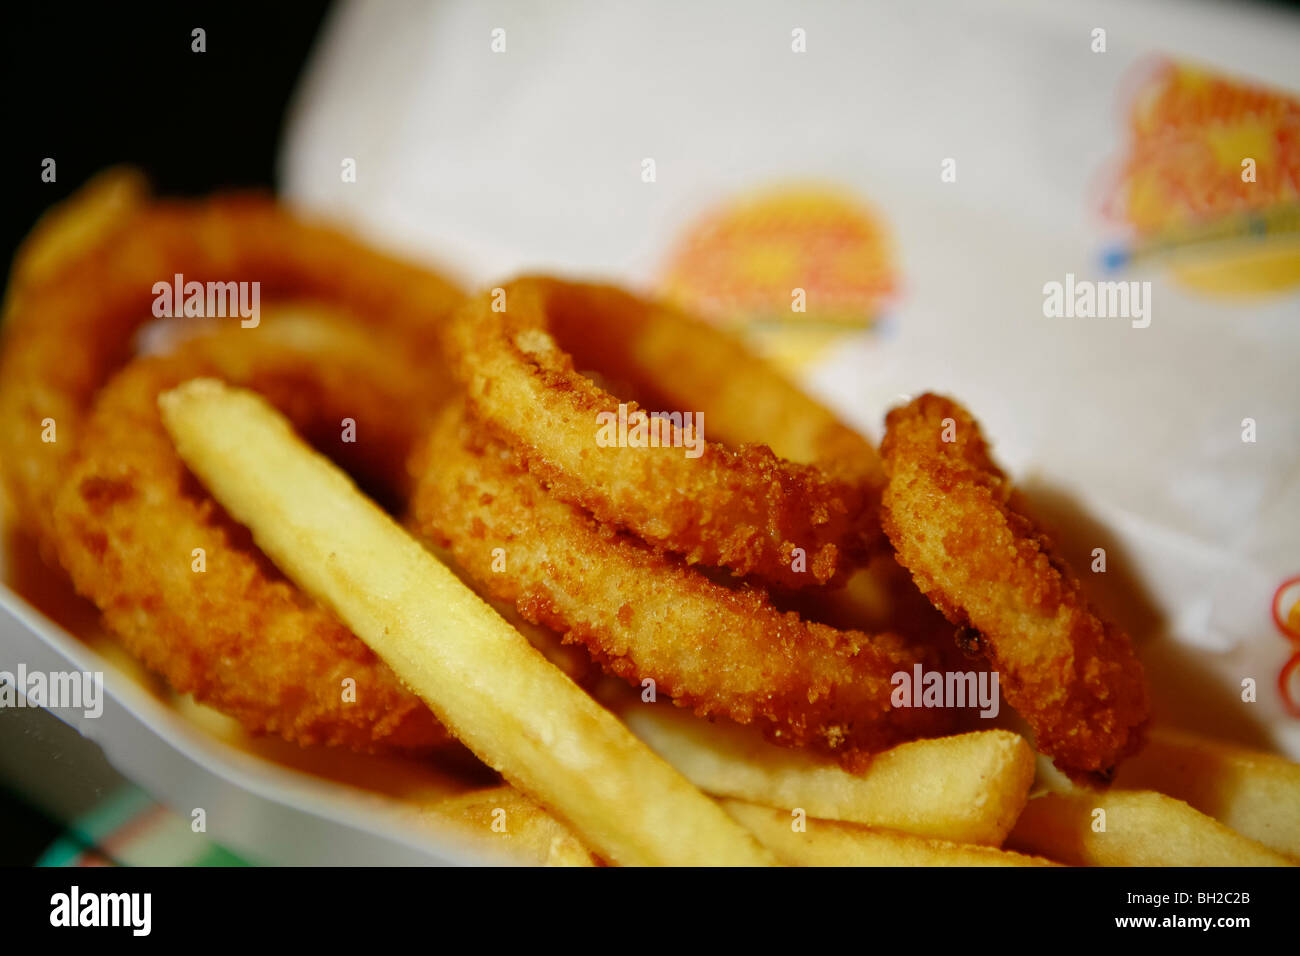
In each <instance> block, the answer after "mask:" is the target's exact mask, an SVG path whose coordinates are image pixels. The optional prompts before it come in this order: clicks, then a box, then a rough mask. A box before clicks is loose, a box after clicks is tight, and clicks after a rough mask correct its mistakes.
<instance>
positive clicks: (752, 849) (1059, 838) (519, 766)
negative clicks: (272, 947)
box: [160, 380, 1300, 866]
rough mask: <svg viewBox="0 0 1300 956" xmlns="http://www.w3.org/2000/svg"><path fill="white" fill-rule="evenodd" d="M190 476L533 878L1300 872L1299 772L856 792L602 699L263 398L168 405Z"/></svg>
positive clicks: (908, 756) (201, 397)
mask: <svg viewBox="0 0 1300 956" xmlns="http://www.w3.org/2000/svg"><path fill="white" fill-rule="evenodd" d="M160 405H161V408H162V412H163V419H164V422H165V424H166V426H167V428H168V431H169V432H170V433H171V435H172V438H173V440H174V441H175V443H176V447H177V449H178V451H179V452H180V455H181V457H182V458H183V459H184V460H185V462H186V463H187V464H188V465H189V467H190V469H191V470H192V471H193V472H194V473H195V474H196V475H197V476H198V477H199V478H200V480H201V481H202V482H203V483H204V484H205V485H206V486H207V488H208V489H209V491H210V492H211V493H212V494H213V496H214V497H215V498H216V499H217V500H218V501H219V502H220V503H221V504H222V505H223V506H224V507H225V508H226V510H227V511H228V512H229V513H230V514H231V515H232V516H233V517H234V518H235V519H236V520H238V521H240V522H241V523H243V524H244V525H246V526H247V527H248V528H249V529H250V530H251V531H252V533H253V536H254V539H255V540H256V542H257V544H258V546H259V547H260V548H261V549H262V550H263V551H264V552H266V554H267V555H268V556H269V557H270V558H271V559H272V560H273V561H274V562H275V563H276V564H277V565H278V566H279V567H280V569H281V570H282V571H283V572H284V573H285V574H286V575H287V576H288V577H289V578H290V579H292V580H293V581H294V582H295V583H297V584H298V585H299V586H300V587H302V588H303V589H304V590H306V591H307V592H308V593H310V594H311V595H313V596H314V597H315V598H316V599H317V600H319V601H321V602H322V603H323V604H325V605H327V606H329V607H331V608H332V609H333V610H334V611H335V613H337V614H338V616H339V617H340V619H341V620H342V621H343V622H344V623H346V624H347V625H348V626H349V627H350V628H351V629H352V630H353V631H354V632H355V633H356V634H357V635H358V636H359V637H360V638H361V639H362V640H364V641H365V642H366V643H367V644H368V645H370V647H372V648H373V649H374V650H375V651H376V652H377V653H378V654H379V655H380V656H381V657H382V658H383V659H384V660H385V661H387V662H388V663H389V665H390V666H392V668H393V669H394V671H396V673H397V674H398V675H399V676H400V677H401V678H402V679H403V681H405V682H406V683H407V684H408V685H409V686H410V687H411V688H412V689H413V690H414V691H415V692H416V693H418V694H419V695H420V696H421V697H422V698H423V699H424V700H425V701H426V702H427V703H428V704H429V706H430V707H431V708H432V709H433V711H434V712H435V713H436V714H437V715H438V717H439V718H440V719H441V720H442V721H443V722H444V723H446V725H447V726H448V727H449V728H451V730H452V731H453V732H454V733H455V734H456V735H457V737H459V739H460V740H461V741H462V742H463V743H464V744H465V745H466V746H467V747H469V749H470V750H472V751H473V752H474V753H475V754H476V755H477V756H478V757H479V759H481V760H482V761H483V762H484V763H486V764H488V765H489V766H491V767H493V768H495V769H496V770H498V771H499V772H500V773H501V775H502V776H503V777H504V778H505V780H506V781H508V783H506V784H504V785H500V786H496V787H492V788H489V789H485V790H480V791H474V792H471V793H468V794H461V795H457V796H453V797H448V798H444V799H441V800H438V801H435V802H433V803H432V805H430V806H429V807H427V808H426V809H425V811H424V813H425V814H426V815H427V816H428V817H429V818H431V819H432V820H433V821H435V822H437V823H438V824H439V825H445V826H448V827H452V828H460V829H462V830H465V829H469V830H472V831H475V832H477V833H479V834H482V835H483V836H484V837H485V838H488V839H495V838H499V839H500V840H502V841H503V842H508V843H509V849H510V851H511V853H512V854H513V855H514V857H515V858H517V859H520V860H521V861H524V862H534V863H549V864H572V865H592V864H595V863H599V862H606V863H614V864H620V865H717V866H721V865H741V866H750V865H771V864H787V865H810V866H936V865H943V866H1052V865H1058V864H1065V865H1076V866H1078V865H1085V866H1086V865H1103V866H1160V865H1172V866H1206V865H1220V866H1292V865H1296V863H1297V862H1300V766H1297V765H1295V764H1292V763H1289V762H1287V761H1285V760H1282V759H1280V758H1278V757H1273V756H1268V755H1264V754H1258V753H1252V752H1249V751H1246V750H1242V749H1239V748H1236V747H1232V746H1228V745H1224V744H1218V743H1210V742H1207V741H1203V740H1199V739H1195V738H1191V737H1186V736H1179V735H1172V734H1160V733H1158V734H1156V735H1154V737H1153V739H1152V741H1151V743H1150V744H1149V745H1148V746H1147V747H1146V748H1145V749H1144V750H1143V751H1142V752H1141V753H1139V754H1138V755H1137V756H1135V757H1132V758H1130V759H1129V760H1128V761H1127V762H1126V763H1125V764H1124V766H1123V768H1122V770H1121V773H1120V774H1119V777H1118V779H1117V780H1116V781H1115V784H1114V786H1112V787H1111V788H1110V789H1108V790H1105V791H1094V790H1089V789H1085V788H1082V787H1078V786H1075V785H1072V784H1070V783H1069V782H1068V781H1067V780H1065V779H1064V778H1063V777H1060V776H1059V775H1057V774H1055V773H1054V772H1053V771H1051V770H1050V768H1049V767H1048V766H1047V765H1046V764H1045V762H1043V761H1040V760H1037V759H1036V757H1035V754H1034V752H1033V750H1032V748H1031V747H1030V746H1029V744H1028V742H1027V741H1026V740H1025V739H1024V738H1023V737H1021V736H1020V735H1018V734H1015V733H1013V732H1011V731H1006V730H990V731H980V732H975V733H968V734H962V735H958V736H953V737H946V738H941V739H936V740H922V741H916V742H914V743H908V744H903V745H902V746H899V747H896V748H894V749H893V750H890V751H888V752H886V753H882V754H879V755H878V756H876V757H875V758H874V759H873V760H872V762H871V764H870V765H869V767H868V768H867V769H866V770H865V771H863V772H860V773H855V774H850V773H848V772H846V771H844V770H843V769H841V768H840V767H839V766H838V765H837V764H835V763H833V762H830V761H827V760H825V759H821V758H818V757H815V756H812V755H809V754H806V753H801V752H797V751H790V750H785V749H782V748H778V747H775V746H773V745H771V744H768V743H767V742H766V741H764V740H763V739H762V738H761V737H759V736H757V735H755V734H754V733H752V732H751V731H750V730H748V729H747V728H742V727H733V726H726V727H724V726H722V725H718V724H712V723H709V722H707V721H702V720H698V719H696V718H694V717H692V716H690V715H689V714H686V713H685V712H682V711H679V710H677V709H675V708H674V707H673V706H672V704H671V703H670V702H667V701H660V702H657V703H643V702H641V701H640V699H639V698H637V699H634V700H633V701H632V702H622V703H620V704H618V705H617V707H616V709H615V710H616V712H615V711H611V710H609V709H606V708H605V707H602V706H601V705H600V704H598V703H597V702H596V701H595V700H594V699H593V698H592V697H591V696H590V695H589V694H588V693H586V692H585V691H584V690H582V689H581V688H579V687H578V686H577V685H576V684H574V683H573V682H572V681H571V680H570V679H569V678H568V677H567V676H565V674H564V673H563V671H561V670H560V668H559V667H557V666H556V665H554V664H552V663H551V662H549V661H548V660H547V659H546V658H545V657H544V656H543V655H542V654H541V653H540V652H539V651H537V650H536V649H534V647H533V646H532V645H531V644H530V643H529V642H528V641H527V640H526V639H525V638H524V637H523V636H522V635H521V634H520V633H519V632H518V631H517V630H516V629H515V628H514V627H512V626H511V625H510V624H509V623H507V622H506V621H505V620H504V619H503V618H502V617H501V616H500V615H499V614H497V612H496V611H494V610H493V609H492V608H491V607H490V606H489V605H488V604H486V603H485V602H484V601H483V600H482V599H481V598H479V597H478V596H477V595H475V594H474V593H473V591H471V590H470V589H469V588H468V587H467V586H466V585H464V584H463V583H462V582H461V581H460V580H458V579H457V578H456V577H455V575H454V574H453V573H452V572H451V571H450V570H449V569H448V568H447V567H446V566H445V565H443V564H442V563H440V562H439V561H438V560H437V559H436V558H435V557H434V556H433V555H431V554H430V553H429V551H428V550H426V549H425V548H424V547H423V546H422V545H421V544H420V543H419V542H418V541H416V540H415V539H414V538H412V537H411V536H410V535H409V534H408V533H407V532H406V531H405V530H404V529H402V528H401V527H400V526H399V525H398V524H397V523H395V522H394V521H393V520H392V519H391V518H390V517H388V516H387V515H386V514H385V513H384V512H383V511H382V510H381V509H380V508H379V507H378V506H376V505H375V504H374V503H373V502H371V501H370V500H369V499H368V498H366V497H365V496H364V495H363V494H362V493H361V492H359V491H358V490H357V489H356V487H355V486H354V485H353V483H352V482H351V480H350V479H348V477H347V476H346V475H344V474H343V473H342V472H341V471H340V470H339V469H338V468H337V467H336V466H334V465H333V464H332V463H330V462H329V461H328V460H327V459H325V458H324V457H322V456H321V455H319V454H318V453H316V452H315V451H313V450H311V449H310V448H309V447H308V446H307V445H306V444H304V443H303V442H302V441H301V440H300V439H299V438H298V437H297V436H296V435H295V434H294V433H293V430H292V428H291V426H290V425H289V423H288V422H287V421H286V420H285V419H283V418H282V417H281V416H280V415H279V413H278V412H276V411H275V410H274V409H272V408H271V407H270V406H269V405H268V404H267V403H266V402H265V401H263V400H262V399H261V398H259V397H258V396H256V395H254V394H253V393H250V392H246V391H242V390H238V389H233V388H229V387H227V386H225V385H222V384H220V383H218V382H215V381H211V380H196V381H193V382H189V383H187V384H185V385H183V386H181V387H180V388H178V389H175V390H173V391H172V392H169V393H167V394H165V395H164V396H162V398H161V399H160Z"/></svg>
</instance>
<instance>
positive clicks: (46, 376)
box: [0, 190, 460, 555]
mask: <svg viewBox="0 0 1300 956" xmlns="http://www.w3.org/2000/svg"><path fill="white" fill-rule="evenodd" d="M78 206H84V207H85V208H86V209H87V210H88V211H90V212H93V213H95V214H96V215H99V214H100V213H101V212H103V213H104V216H105V217H106V221H103V222H100V223H99V224H98V225H97V226H96V227H95V234H96V240H97V241H94V242H91V243H90V244H89V247H88V248H83V247H82V245H81V244H75V243H74V245H77V248H76V251H75V254H73V255H72V257H71V259H70V260H69V261H66V262H65V263H64V264H63V267H62V268H45V267H40V268H38V267H24V268H23V269H21V270H19V278H21V279H22V280H23V281H22V282H20V283H18V284H17V286H16V288H15V289H14V290H13V291H12V292H11V294H10V296H9V300H8V304H7V307H6V312H7V314H6V317H5V323H4V329H3V334H2V335H0V463H2V465H3V468H2V470H3V472H4V477H5V479H6V482H7V485H8V490H9V495H10V498H11V500H12V503H13V505H14V513H15V514H16V515H17V516H18V518H19V520H20V521H22V522H23V523H24V524H25V525H26V527H27V530H29V531H30V532H31V533H33V534H34V535H35V537H36V539H37V542H38V544H39V545H40V546H41V549H42V552H43V553H45V554H47V555H49V554H52V553H53V551H54V536H55V535H54V529H53V525H52V510H53V501H54V496H55V494H56V492H57V489H58V488H59V486H60V484H61V481H62V476H63V474H64V471H65V469H66V467H67V463H68V461H69V460H70V456H71V454H72V452H73V450H74V449H75V447H76V444H77V441H78V434H79V430H80V426H81V423H82V419H83V417H84V415H85V412H86V409H87V408H88V407H89V405H90V403H91V400H92V398H93V396H94V395H95V393H96V391H97V390H98V389H99V388H100V386H101V385H103V383H104V382H105V380H106V379H107V378H108V377H109V375H110V374H111V373H112V372H113V370H114V369H116V368H118V367H120V366H121V365H122V364H124V363H125V362H126V361H127V360H128V359H129V358H130V357H131V353H132V341H131V340H132V334H133V333H134V331H135V330H136V329H137V328H138V327H139V326H140V325H141V324H143V323H144V322H145V321H148V320H149V319H150V318H151V313H152V305H153V301H154V293H153V286H154V284H155V283H156V282H160V281H164V282H170V281H172V278H173V276H175V275H178V274H180V275H183V276H184V277H185V280H186V281H187V282H188V281H197V282H208V281H233V280H240V281H249V282H253V281H257V282H260V283H261V295H262V301H263V302H267V301H273V300H275V299H276V298H277V297H279V298H297V299H304V300H312V301H318V302H322V303H324V304H326V305H330V306H333V307H336V308H339V309H344V310H346V311H347V312H348V313H349V314H351V315H355V316H356V317H357V318H358V320H359V321H360V322H362V323H364V324H367V325H370V326H372V327H375V328H378V329H387V330H389V331H392V332H394V333H397V334H400V335H402V336H403V337H404V338H405V339H406V340H407V344H406V346H405V347H406V348H408V349H410V350H412V351H414V352H415V353H417V354H421V355H427V356H429V357H430V359H431V360H436V362H437V363H439V364H440V362H441V358H440V354H441V350H440V347H439V342H440V337H441V330H440V329H439V326H440V325H441V319H442V318H443V317H444V316H445V315H446V314H447V313H448V312H449V311H450V310H451V309H452V308H453V307H454V305H456V304H457V303H458V302H459V301H460V293H459V291H458V290H457V289H456V288H455V287H454V286H453V285H452V284H451V283H449V282H448V281H447V280H445V279H443V278H442V277H441V276H439V275H437V274H436V273H433V272H432V271H429V270H427V269H423V268H420V267H417V266H414V265H410V264H407V263H404V262H400V261H398V260H396V259H393V258H390V257H389V256H386V255H383V254H381V253H378V252H375V251H374V250H372V249H369V248H367V247H365V246H364V245H362V244H360V243H358V242H356V241H354V240H352V239H349V238H347V237H345V236H344V235H342V234H341V233H338V232H335V231H333V230H332V229H329V228H326V227H324V226H319V225H314V224H311V223H307V222H304V221H301V220H299V219H297V218H295V217H294V216H292V215H291V214H290V213H289V212H287V211H286V210H285V209H284V208H283V207H281V206H279V205H277V204H276V203H275V202H274V200H272V199H271V198H270V197H263V196H253V195H229V196H217V197H212V198H207V199H199V200H164V201H158V202H154V203H151V204H147V205H143V206H140V205H138V204H137V202H136V201H135V200H132V201H127V202H118V203H116V204H113V203H107V202H105V201H104V200H103V199H102V197H99V196H97V194H96V193H95V192H94V190H92V191H91V192H90V193H87V194H86V195H84V196H78V197H74V198H73V199H72V200H71V201H70V204H68V205H65V206H64V207H61V208H60V209H59V210H56V211H55V213H54V214H53V216H54V220H55V222H56V223H57V222H59V221H60V220H63V221H64V223H65V225H62V226H57V227H50V228H58V229H60V230H62V231H63V232H69V231H72V232H75V230H69V229H68V227H67V226H66V220H67V219H68V217H69V214H70V213H73V214H75V212H76V210H77V208H78ZM114 217H115V218H114ZM41 232H42V227H39V226H38V229H37V234H36V235H35V236H34V237H33V240H29V242H33V243H36V244H39V243H41V241H42V236H41ZM51 244H52V245H59V244H60V243H58V242H55V243H51ZM32 258H33V257H32V256H31V255H30V254H28V255H26V256H24V257H22V258H21V259H20V262H29V261H31V260H32ZM235 321H236V322H237V321H238V320H235ZM435 375H436V373H435ZM46 419H53V420H54V422H55V427H56V429H57V430H56V436H57V437H56V440H55V441H53V442H46V441H43V440H42V430H43V426H42V422H43V421H44V420H46Z"/></svg>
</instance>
